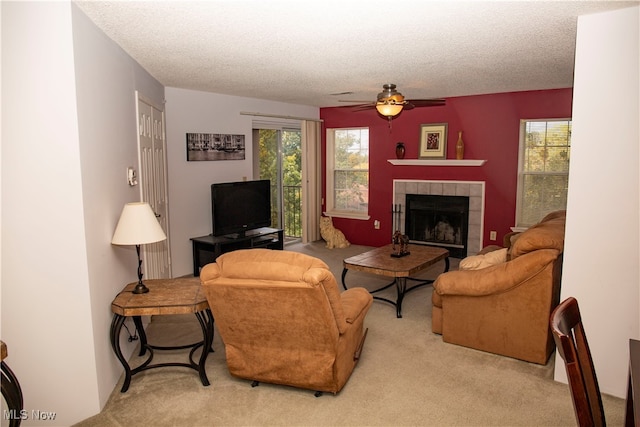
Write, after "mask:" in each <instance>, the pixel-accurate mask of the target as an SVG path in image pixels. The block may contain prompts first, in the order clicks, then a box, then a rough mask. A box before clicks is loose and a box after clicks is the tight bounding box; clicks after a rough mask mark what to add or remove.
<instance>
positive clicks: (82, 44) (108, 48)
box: [72, 5, 164, 407]
mask: <svg viewBox="0 0 640 427" xmlns="http://www.w3.org/2000/svg"><path fill="white" fill-rule="evenodd" d="M72 12H73V36H74V37H73V43H74V45H73V47H74V58H75V70H76V91H77V105H78V124H79V126H78V132H79V136H80V163H81V170H82V198H83V201H84V221H85V233H86V258H87V262H88V265H89V289H90V292H91V294H90V304H91V318H92V326H93V333H94V336H95V344H94V347H95V362H96V371H97V379H98V390H99V401H100V406H101V407H102V406H103V405H104V403H105V402H106V401H107V399H108V397H109V395H110V394H111V392H112V391H113V388H114V385H115V382H117V380H118V379H119V377H120V375H121V374H122V372H123V368H122V365H121V364H120V362H118V361H117V359H116V358H115V356H114V354H113V351H112V349H111V344H110V341H109V335H108V334H109V328H110V324H111V319H112V313H111V301H112V300H113V298H114V296H115V295H116V294H117V293H118V292H120V290H121V289H122V287H123V286H124V285H125V284H127V283H130V282H133V281H135V280H137V256H136V252H135V248H134V247H133V246H131V247H122V246H113V245H111V244H110V242H111V237H112V236H113V231H114V230H115V227H116V224H117V221H118V218H119V216H120V212H121V211H122V207H123V206H124V205H125V203H127V202H132V201H139V200H140V187H139V186H136V187H130V186H129V185H128V183H127V180H126V168H127V166H135V167H137V165H138V146H137V134H138V123H137V118H136V117H137V116H136V98H135V92H136V90H138V91H139V92H140V93H141V94H143V95H144V96H145V97H146V98H148V99H150V100H151V101H153V102H154V103H156V104H158V105H160V106H162V103H163V100H164V87H163V86H162V85H161V84H160V83H159V82H158V81H157V80H155V79H154V78H153V77H151V76H150V75H149V74H148V73H147V72H146V71H145V70H144V69H143V68H142V67H141V66H140V65H139V64H138V63H136V62H135V61H134V60H133V59H132V58H131V57H130V56H129V55H127V54H126V53H125V52H124V51H123V50H122V49H121V48H120V47H119V46H118V45H116V44H115V43H114V42H113V41H112V40H111V39H109V38H108V37H107V36H106V35H105V34H104V33H103V32H102V30H100V29H98V28H97V27H96V26H95V25H94V24H93V22H91V21H90V20H89V19H88V18H87V16H86V15H85V14H84V13H83V12H82V11H81V10H80V9H79V8H78V7H76V6H75V5H74V6H73V7H72ZM129 325H130V326H131V325H132V323H129ZM126 338H127V336H126V334H121V345H122V346H123V349H124V351H125V354H129V353H130V352H131V351H132V350H133V347H135V345H136V343H129V342H128V341H127V340H126Z"/></svg>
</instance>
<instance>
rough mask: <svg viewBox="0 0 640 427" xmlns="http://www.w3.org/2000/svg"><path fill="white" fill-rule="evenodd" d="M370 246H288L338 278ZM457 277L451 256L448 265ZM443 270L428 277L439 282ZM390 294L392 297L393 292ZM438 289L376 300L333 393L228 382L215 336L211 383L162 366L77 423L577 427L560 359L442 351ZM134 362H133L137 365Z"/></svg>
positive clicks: (159, 331) (618, 418) (157, 323)
mask: <svg viewBox="0 0 640 427" xmlns="http://www.w3.org/2000/svg"><path fill="white" fill-rule="evenodd" d="M367 249H368V248H366V247H362V246H351V247H349V248H345V249H334V250H328V249H326V248H324V245H323V244H322V243H321V242H316V243H313V244H308V245H303V244H299V243H298V244H294V245H289V246H287V248H286V250H295V251H298V252H304V253H308V254H311V255H314V256H317V257H319V258H321V259H323V260H325V262H327V264H328V265H329V267H330V268H331V270H332V271H333V273H334V275H336V278H337V280H338V282H339V281H340V274H341V272H342V259H344V258H347V257H349V256H352V255H355V254H358V253H361V252H363V251H365V250H367ZM452 261H453V262H452V267H451V268H452V269H453V268H455V267H456V265H457V262H456V260H452ZM443 267H444V263H441V264H438V265H436V266H434V267H433V268H431V269H430V270H428V271H427V272H425V274H424V276H425V277H436V276H437V274H439V273H440V272H441V271H442V269H443ZM386 282H387V281H386V279H381V278H379V277H375V276H371V275H367V274H364V273H357V272H349V273H348V274H347V284H348V285H349V286H358V285H364V286H366V287H367V288H369V289H370V290H372V289H377V288H378V287H379V285H381V284H385V283H386ZM385 292H389V296H390V297H391V298H392V299H393V298H394V292H393V290H389V291H385ZM430 301H431V287H429V286H426V287H422V288H420V289H417V290H415V291H414V292H411V293H410V294H408V296H407V297H406V298H405V301H404V309H403V314H404V316H403V318H402V319H397V318H396V316H395V308H394V307H393V306H391V305H390V304H386V303H384V302H380V301H374V303H373V306H372V307H371V310H370V311H369V314H368V316H367V319H366V321H365V325H366V327H368V328H369V334H368V336H367V340H366V343H365V347H364V350H363V354H362V358H361V360H360V363H359V364H358V366H357V367H356V369H355V370H354V372H353V375H352V376H351V378H350V380H349V381H348V383H347V384H346V386H345V387H344V388H343V390H342V391H341V392H340V393H338V394H337V395H335V396H334V395H331V394H325V395H323V396H322V397H319V398H316V397H314V395H313V392H312V391H308V390H300V389H294V388H291V387H284V386H277V385H270V384H260V386H259V387H255V388H252V387H251V384H250V382H248V381H245V380H240V379H236V378H233V377H231V376H230V375H229V373H228V371H227V369H226V364H225V359H224V346H223V344H222V342H221V341H220V337H219V336H218V335H217V333H216V337H215V340H214V348H215V352H214V353H213V354H211V355H210V356H209V358H208V360H207V375H208V377H209V380H210V381H211V385H210V386H209V387H203V386H202V384H201V383H200V381H199V378H198V376H197V373H196V372H195V371H191V370H187V369H185V368H162V369H154V370H150V371H145V372H143V373H140V374H138V375H136V376H134V377H133V380H132V382H131V386H130V388H129V391H128V392H127V393H120V387H121V385H122V378H121V379H120V382H119V383H118V384H117V385H116V388H115V390H114V392H113V394H112V396H111V397H110V399H109V401H108V402H107V405H106V406H105V408H104V410H103V411H102V412H101V413H100V414H98V415H96V416H94V417H91V418H89V419H87V420H85V421H83V422H81V423H78V424H77V425H78V426H82V427H91V426H150V425H153V426H285V425H287V426H289V425H291V426H390V425H393V426H417V425H421V426H422V425H434V426H438V425H442V426H445V425H447V426H453V425H456V426H534V425H535V426H573V425H575V424H576V422H575V417H574V413H573V407H572V403H571V397H570V394H569V390H568V387H567V386H566V385H564V384H560V383H557V382H555V381H553V379H552V375H553V360H554V357H553V356H552V357H551V360H550V361H549V363H548V364H547V365H546V366H540V365H535V364H531V363H527V362H522V361H518V360H514V359H510V358H506V357H501V356H497V355H493V354H489V353H484V352H480V351H476V350H472V349H468V348H464V347H460V346H456V345H451V344H447V343H443V342H442V339H441V337H440V336H439V335H435V334H433V333H431V324H430V318H431V304H430ZM199 334H200V332H199V326H198V324H197V321H196V320H195V316H163V317H155V318H154V319H153V321H152V322H151V324H150V325H149V327H148V329H147V335H148V338H149V342H151V343H154V344H158V345H163V344H164V345H167V344H169V343H171V344H175V343H176V342H177V340H181V342H189V341H190V340H195V338H196V337H198V336H199ZM185 357H186V355H185V353H184V352H180V351H175V352H174V351H172V352H167V353H166V354H161V353H160V352H157V354H156V359H154V363H155V362H156V361H169V360H171V361H182V360H184V358H185ZM139 360H140V359H139V358H138V357H136V356H133V357H132V359H131V363H132V364H134V365H135V364H136V363H139ZM603 400H604V405H605V411H606V415H607V422H608V424H609V425H610V426H616V425H623V421H624V400H622V399H618V398H614V397H611V396H607V395H604V396H603Z"/></svg>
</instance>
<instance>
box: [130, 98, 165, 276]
mask: <svg viewBox="0 0 640 427" xmlns="http://www.w3.org/2000/svg"><path fill="white" fill-rule="evenodd" d="M136 98H137V106H138V147H139V170H140V174H139V181H140V198H141V200H142V201H143V202H147V203H149V205H150V206H151V209H153V211H154V212H155V214H156V217H157V218H158V221H159V222H160V226H161V227H162V229H163V230H164V233H165V234H166V235H167V240H164V241H162V242H157V243H152V244H148V245H143V246H142V249H143V254H144V263H143V267H144V277H146V278H147V279H166V278H170V277H171V260H170V257H169V248H170V246H169V202H168V199H167V159H166V140H165V132H164V111H162V110H160V109H158V108H156V107H155V106H153V105H152V104H151V103H150V102H147V101H146V100H145V99H144V98H143V97H141V95H140V94H138V93H137V92H136Z"/></svg>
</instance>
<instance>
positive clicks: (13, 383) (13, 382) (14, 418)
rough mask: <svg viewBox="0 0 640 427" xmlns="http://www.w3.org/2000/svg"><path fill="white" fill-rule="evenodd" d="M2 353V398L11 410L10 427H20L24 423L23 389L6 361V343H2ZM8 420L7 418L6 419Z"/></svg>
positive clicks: (0, 342)
mask: <svg viewBox="0 0 640 427" xmlns="http://www.w3.org/2000/svg"><path fill="white" fill-rule="evenodd" d="M0 344H1V347H2V348H1V351H0V352H1V353H2V397H4V400H5V401H6V402H7V408H9V420H10V421H9V427H18V426H19V425H20V422H21V421H22V409H23V407H24V406H23V405H24V402H23V399H22V389H21V388H20V383H19V382H18V379H17V378H16V376H15V375H14V374H13V371H12V370H11V369H9V366H7V364H6V363H4V359H5V358H6V357H7V354H8V353H7V345H6V344H5V343H4V341H0ZM5 419H6V418H5Z"/></svg>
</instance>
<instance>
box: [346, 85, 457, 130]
mask: <svg viewBox="0 0 640 427" xmlns="http://www.w3.org/2000/svg"><path fill="white" fill-rule="evenodd" d="M339 102H362V103H363V104H358V105H351V106H350V108H353V109H354V110H356V111H361V110H369V109H371V108H375V109H376V110H378V112H379V113H380V114H382V115H383V116H385V117H387V118H388V119H389V121H391V119H392V118H393V117H395V116H397V115H398V114H400V112H401V111H402V110H403V109H404V110H411V109H413V108H418V107H437V106H442V105H445V100H444V99H405V98H404V95H402V94H401V93H400V92H398V91H397V90H396V85H395V84H393V83H387V84H385V85H383V86H382V92H380V93H379V94H378V98H377V100H376V101H375V102H369V101H349V100H339Z"/></svg>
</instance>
